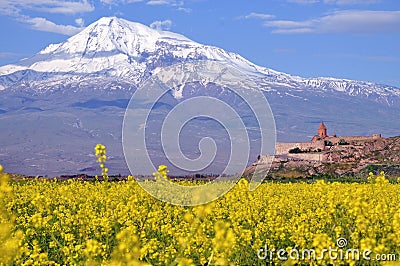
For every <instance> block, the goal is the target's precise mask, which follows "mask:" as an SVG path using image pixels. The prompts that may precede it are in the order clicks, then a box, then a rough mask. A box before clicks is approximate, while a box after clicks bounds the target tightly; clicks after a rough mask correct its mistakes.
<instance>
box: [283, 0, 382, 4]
mask: <svg viewBox="0 0 400 266" xmlns="http://www.w3.org/2000/svg"><path fill="white" fill-rule="evenodd" d="M287 2H288V3H295V4H301V5H311V4H316V3H324V4H334V5H369V4H376V3H379V2H381V0H287Z"/></svg>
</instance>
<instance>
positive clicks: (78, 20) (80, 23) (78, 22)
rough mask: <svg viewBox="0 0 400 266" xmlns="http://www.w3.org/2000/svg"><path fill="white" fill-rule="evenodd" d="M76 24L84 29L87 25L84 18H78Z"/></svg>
mask: <svg viewBox="0 0 400 266" xmlns="http://www.w3.org/2000/svg"><path fill="white" fill-rule="evenodd" d="M75 23H76V25H78V26H79V27H83V25H85V21H84V20H83V18H77V19H75Z"/></svg>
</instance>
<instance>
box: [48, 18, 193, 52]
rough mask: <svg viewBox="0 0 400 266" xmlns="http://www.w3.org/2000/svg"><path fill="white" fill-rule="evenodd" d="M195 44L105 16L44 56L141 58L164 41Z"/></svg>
mask: <svg viewBox="0 0 400 266" xmlns="http://www.w3.org/2000/svg"><path fill="white" fill-rule="evenodd" d="M168 39H169V40H174V41H176V42H191V41H190V40H189V39H187V38H186V37H184V36H182V35H179V34H175V33H172V32H164V31H157V30H154V29H152V28H150V27H147V26H145V25H143V24H140V23H135V22H130V21H127V20H125V19H121V18H117V17H104V18H101V19H99V20H98V21H96V22H94V23H92V24H90V25H89V26H88V27H87V28H85V29H84V30H82V31H81V32H80V33H78V34H77V35H75V36H72V37H71V38H69V39H68V40H67V41H66V42H64V43H61V44H56V45H50V46H48V47H47V48H45V49H44V50H42V51H41V52H40V54H52V53H65V54H71V55H79V54H80V55H81V56H82V57H84V56H85V55H88V54H93V53H100V52H111V51H118V52H121V53H124V54H128V55H130V56H137V55H138V54H140V53H141V52H143V51H154V49H155V47H156V43H157V42H158V41H161V40H168Z"/></svg>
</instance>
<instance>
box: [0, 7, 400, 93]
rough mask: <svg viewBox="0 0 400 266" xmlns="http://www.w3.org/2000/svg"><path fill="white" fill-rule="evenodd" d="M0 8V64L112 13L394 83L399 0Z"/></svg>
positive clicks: (273, 61)
mask: <svg viewBox="0 0 400 266" xmlns="http://www.w3.org/2000/svg"><path fill="white" fill-rule="evenodd" d="M0 13H1V16H0V23H1V28H0V36H2V37H1V39H2V40H1V42H0V65H5V64H8V63H12V62H15V61H18V60H19V59H21V58H25V57H30V56H32V55H33V54H35V53H37V52H38V51H40V50H41V49H43V48H44V47H45V46H47V45H48V44H50V43H58V42H62V41H64V40H65V39H67V38H68V37H69V35H73V34H75V33H77V32H79V30H80V29H82V27H85V26H87V25H89V24H90V23H92V22H94V21H96V20H97V19H99V18H100V17H103V16H117V17H121V18H125V19H127V20H131V21H135V22H140V23H143V24H146V25H151V26H152V27H155V28H161V29H166V30H170V31H173V32H177V33H180V34H183V35H185V36H187V37H188V38H190V39H192V40H194V41H197V42H199V43H203V44H209V45H215V46H218V47H221V48H223V49H225V50H228V51H231V52H237V53H239V54H241V55H242V56H244V57H245V58H247V59H248V60H250V61H252V62H254V63H256V64H258V65H261V66H265V67H269V68H272V69H275V70H278V71H283V72H286V73H289V74H293V75H299V76H303V77H318V76H325V77H337V78H348V79H356V80H366V81H373V82H378V83H383V84H388V85H394V86H397V87H400V1H398V0H387V1H385V0H214V1H211V0H209V1H206V0H182V1H179V0H177V1H176V0H100V1H91V0H75V1H61V0H0Z"/></svg>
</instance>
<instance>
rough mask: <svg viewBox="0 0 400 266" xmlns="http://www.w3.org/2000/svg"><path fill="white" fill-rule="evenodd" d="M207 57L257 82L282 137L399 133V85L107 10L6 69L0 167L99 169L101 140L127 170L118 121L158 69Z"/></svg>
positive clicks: (0, 101)
mask: <svg viewBox="0 0 400 266" xmlns="http://www.w3.org/2000/svg"><path fill="white" fill-rule="evenodd" d="M200 60H211V61H218V62H222V63H224V64H227V65H229V66H232V67H233V68H235V69H237V70H239V71H240V72H242V73H245V74H246V75H247V76H248V77H250V78H251V79H252V80H253V81H254V82H256V83H257V85H258V86H259V87H260V88H261V89H262V90H263V91H264V94H265V95H266V97H267V98H268V101H269V103H270V105H271V108H272V111H273V113H274V116H275V121H276V126H277V134H278V135H277V138H278V140H279V141H307V140H309V139H310V138H311V137H312V136H313V135H314V134H315V130H316V127H317V125H318V124H319V123H320V122H321V120H324V121H325V123H326V124H327V126H328V130H329V132H331V133H334V131H336V132H335V133H337V134H338V135H339V136H340V135H370V134H373V133H382V134H383V135H384V136H393V135H400V133H399V129H400V121H399V119H398V113H399V112H400V89H398V88H395V87H391V86H386V85H380V84H375V83H371V82H364V81H352V80H344V79H335V78H301V77H297V76H292V75H289V74H285V73H281V72H278V71H275V70H272V69H268V68H266V67H261V66H257V65H255V64H253V63H251V62H250V61H248V60H246V59H245V58H243V57H242V56H240V55H238V54H235V53H232V52H227V51H225V50H223V49H221V48H217V47H213V46H207V45H203V44H199V43H197V42H194V41H191V40H189V39H188V38H186V37H184V36H182V35H179V34H176V33H172V32H166V31H157V30H154V29H152V28H149V27H147V26H145V25H142V24H139V23H134V22H130V21H127V20H124V19H120V18H116V17H106V18H101V19H100V20H98V21H96V22H94V23H92V24H91V25H89V26H88V27H87V28H85V29H84V30H82V31H81V32H80V33H78V34H76V35H75V36H72V37H70V38H69V39H67V40H66V41H65V42H62V43H59V44H51V45H49V46H48V47H46V48H45V49H43V50H42V51H40V52H39V53H37V54H36V55H34V56H33V57H31V58H28V59H23V60H21V61H19V62H17V63H15V64H11V65H6V66H2V67H0V127H1V134H0V164H2V165H3V166H5V168H6V169H8V171H11V172H17V173H25V174H48V175H54V174H68V173H71V174H76V173H77V172H79V171H82V172H87V173H93V172H95V171H97V168H96V162H95V158H94V157H93V155H92V150H93V147H94V146H95V145H96V144H97V143H103V144H105V145H106V146H107V147H108V154H109V155H110V161H109V162H108V166H109V168H110V171H111V172H112V173H123V174H126V173H127V167H126V164H125V161H124V157H123V153H122V146H121V127H122V120H123V115H124V112H125V108H126V106H127V104H128V102H129V99H130V98H131V96H132V94H133V92H134V91H135V90H136V88H137V86H138V85H140V84H141V82H143V81H144V80H146V79H147V78H148V77H150V76H151V75H152V74H153V73H155V72H157V71H158V69H160V67H165V66H170V65H174V64H177V63H183V62H195V61H200ZM203 85H204V87H206V85H207V84H205V83H204V84H203ZM183 90H185V89H183ZM216 91H218V90H217V89H216ZM187 93H189V92H186V94H185V92H183V93H182V91H181V92H180V93H179V94H176V95H174V96H176V97H182V95H187ZM193 132H197V129H196V130H193ZM193 134H194V133H193ZM189 147H192V146H190V145H189ZM257 155H258V154H255V155H254V158H253V159H254V160H255V159H256V157H257Z"/></svg>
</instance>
